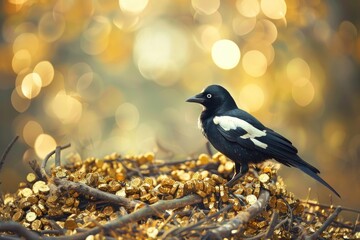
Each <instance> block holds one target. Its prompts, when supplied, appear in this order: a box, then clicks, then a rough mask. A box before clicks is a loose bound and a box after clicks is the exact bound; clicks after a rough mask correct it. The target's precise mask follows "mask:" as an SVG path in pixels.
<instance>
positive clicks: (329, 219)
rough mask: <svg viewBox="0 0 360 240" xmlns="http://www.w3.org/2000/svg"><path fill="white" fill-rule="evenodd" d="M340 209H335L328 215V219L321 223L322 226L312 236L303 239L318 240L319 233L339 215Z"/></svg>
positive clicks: (339, 207)
mask: <svg viewBox="0 0 360 240" xmlns="http://www.w3.org/2000/svg"><path fill="white" fill-rule="evenodd" d="M341 210H342V208H341V206H338V207H336V209H335V211H334V212H333V213H332V214H331V215H330V217H329V218H328V219H326V221H325V222H324V223H323V225H322V226H321V227H320V228H319V229H318V230H317V231H316V232H314V233H313V234H312V235H310V236H309V237H306V238H305V239H318V238H319V236H320V235H321V233H322V232H323V231H324V230H325V229H326V228H327V227H328V226H329V225H330V224H331V223H332V222H333V221H334V220H335V218H336V217H337V216H338V215H339V213H340V212H341Z"/></svg>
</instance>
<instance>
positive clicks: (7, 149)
mask: <svg viewBox="0 0 360 240" xmlns="http://www.w3.org/2000/svg"><path fill="white" fill-rule="evenodd" d="M18 138H19V136H15V137H14V139H13V140H12V141H11V142H10V143H9V145H8V146H7V147H6V148H5V151H4V152H3V154H2V156H1V158H0V171H1V169H2V167H3V165H4V162H5V159H6V156H7V155H8V153H9V152H10V150H11V148H12V147H13V146H14V144H15V142H16V141H17V140H18Z"/></svg>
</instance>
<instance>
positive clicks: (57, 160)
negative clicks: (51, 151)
mask: <svg viewBox="0 0 360 240" xmlns="http://www.w3.org/2000/svg"><path fill="white" fill-rule="evenodd" d="M60 157H61V147H60V146H56V149H55V167H60V166H61V162H60Z"/></svg>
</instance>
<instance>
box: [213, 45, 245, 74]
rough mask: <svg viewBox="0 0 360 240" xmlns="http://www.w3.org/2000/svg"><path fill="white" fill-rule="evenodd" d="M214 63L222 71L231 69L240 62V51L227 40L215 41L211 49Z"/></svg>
mask: <svg viewBox="0 0 360 240" xmlns="http://www.w3.org/2000/svg"><path fill="white" fill-rule="evenodd" d="M211 56H212V59H213V61H214V63H215V64H216V65H217V66H218V67H219V68H222V69H232V68H234V67H236V65H238V63H239V61H240V56H241V53H240V49H239V47H238V45H237V44H236V43H234V42H233V41H231V40H228V39H222V40H219V41H216V42H215V43H214V45H213V46H212V49H211Z"/></svg>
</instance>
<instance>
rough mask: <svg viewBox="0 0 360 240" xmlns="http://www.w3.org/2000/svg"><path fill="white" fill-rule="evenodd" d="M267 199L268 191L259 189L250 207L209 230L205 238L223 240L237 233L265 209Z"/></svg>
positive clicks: (268, 196)
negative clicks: (256, 197) (257, 196)
mask: <svg viewBox="0 0 360 240" xmlns="http://www.w3.org/2000/svg"><path fill="white" fill-rule="evenodd" d="M269 198H270V193H269V191H267V190H264V189H261V191H260V195H259V198H258V200H257V201H256V202H255V203H254V204H253V205H251V206H250V207H249V208H247V209H246V210H245V211H243V212H240V213H239V214H238V215H236V216H235V217H234V218H233V219H231V220H230V221H228V222H226V223H224V224H223V225H221V226H219V227H217V228H215V229H212V230H210V231H209V232H208V234H207V236H206V237H205V238H207V239H223V238H228V237H230V236H231V235H232V234H233V233H234V232H239V231H240V230H241V229H242V228H243V227H244V225H245V224H246V223H248V222H249V221H250V220H251V219H252V218H254V217H255V216H256V215H257V214H259V213H260V212H261V211H262V210H263V209H264V208H265V207H266V205H267V203H268V201H269Z"/></svg>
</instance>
